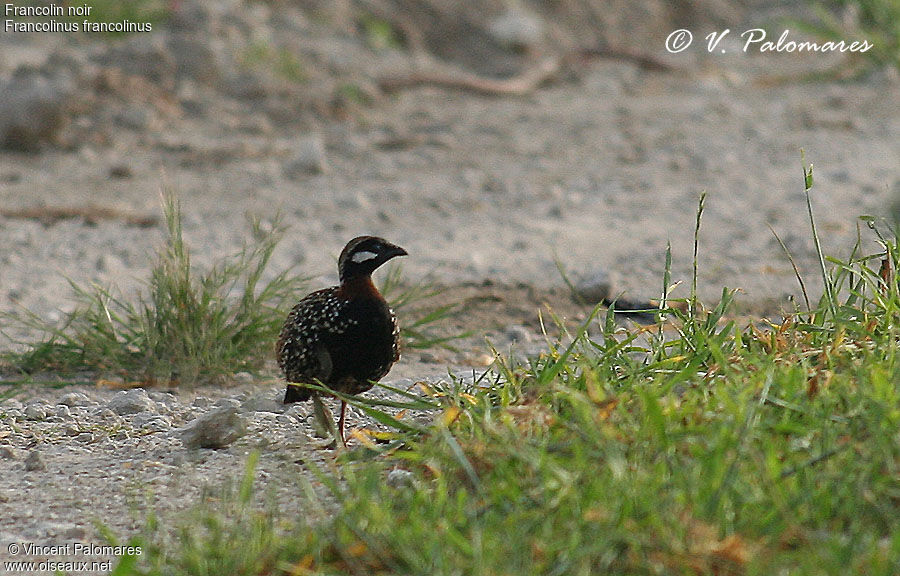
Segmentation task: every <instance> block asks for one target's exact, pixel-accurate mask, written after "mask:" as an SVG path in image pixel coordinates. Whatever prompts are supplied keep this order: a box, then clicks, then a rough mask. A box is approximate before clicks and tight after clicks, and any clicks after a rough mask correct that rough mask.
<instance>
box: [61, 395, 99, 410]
mask: <svg viewBox="0 0 900 576" xmlns="http://www.w3.org/2000/svg"><path fill="white" fill-rule="evenodd" d="M59 403H60V404H63V405H65V406H68V407H70V408H72V407H75V406H88V405H90V404H91V399H90V398H88V397H87V395H85V394H82V393H81V392H69V393H68V394H63V397H62V398H60V399H59Z"/></svg>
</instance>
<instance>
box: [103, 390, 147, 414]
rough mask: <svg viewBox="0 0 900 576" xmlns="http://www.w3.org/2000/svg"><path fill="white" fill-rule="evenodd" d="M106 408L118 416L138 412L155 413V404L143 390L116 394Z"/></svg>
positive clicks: (124, 391)
mask: <svg viewBox="0 0 900 576" xmlns="http://www.w3.org/2000/svg"><path fill="white" fill-rule="evenodd" d="M106 407H107V408H109V409H110V410H112V411H113V412H114V413H116V414H118V415H120V416H122V415H125V414H137V413H139V412H156V402H154V401H153V400H151V399H150V397H149V396H148V395H147V391H146V390H144V389H143V388H135V389H133V390H123V391H121V392H117V393H116V395H115V396H113V397H112V400H110V401H109V403H108V404H107V405H106Z"/></svg>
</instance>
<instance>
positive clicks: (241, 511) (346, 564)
mask: <svg viewBox="0 0 900 576" xmlns="http://www.w3.org/2000/svg"><path fill="white" fill-rule="evenodd" d="M805 172H806V182H805V184H806V186H805V188H806V193H807V195H808V196H807V197H808V199H809V205H810V214H813V210H812V198H811V195H810V194H809V193H810V188H811V187H812V178H811V172H810V170H808V169H806V168H805ZM701 214H702V204H701V210H698V218H697V225H698V229H697V230H698V232H699V224H700V216H701ZM864 221H865V222H866V224H867V225H869V226H870V229H871V231H872V233H873V234H875V235H876V237H877V238H879V239H880V241H881V242H882V247H883V250H882V251H880V252H878V253H875V254H870V255H860V254H858V249H854V251H853V253H852V254H851V256H850V257H849V258H847V259H844V260H836V259H832V260H830V266H827V267H825V268H823V272H822V273H823V274H824V275H825V278H823V281H824V283H825V285H826V286H829V287H830V288H829V289H828V290H826V292H825V295H824V296H823V297H822V298H821V299H820V300H819V302H818V303H817V304H816V305H814V306H813V307H812V309H811V310H798V311H797V312H796V313H795V314H791V315H789V316H787V317H786V318H785V319H784V320H783V321H779V322H777V323H776V324H773V325H771V326H770V327H769V328H767V329H760V328H758V327H757V326H756V325H748V326H738V325H736V324H735V323H734V322H729V321H727V311H728V307H729V304H730V302H731V300H732V296H733V292H732V291H730V290H723V293H722V294H723V295H722V298H721V300H720V302H718V303H717V305H716V306H713V307H711V308H709V309H704V308H703V307H702V305H701V304H700V302H699V301H698V300H697V299H696V290H695V289H692V290H691V293H690V294H689V295H688V296H687V298H685V299H684V302H685V303H686V304H687V305H686V306H672V304H674V303H676V300H675V299H674V298H673V296H674V293H673V291H672V290H671V285H670V282H669V275H668V273H666V278H665V283H664V298H663V299H662V301H663V303H662V305H661V309H660V310H659V312H658V315H659V317H660V319H661V320H660V323H659V325H658V326H650V327H628V326H624V327H623V326H621V325H620V324H618V323H617V322H616V321H615V318H614V317H613V313H612V312H608V311H606V312H604V311H603V310H601V309H600V308H597V309H595V310H594V311H593V313H592V314H591V315H590V317H589V318H588V319H587V320H586V321H585V322H584V323H583V324H582V325H580V326H577V327H575V328H572V329H569V328H567V327H566V326H565V325H563V324H562V323H561V322H554V323H550V328H549V329H548V332H551V333H553V334H554V336H553V337H548V342H547V347H546V350H545V351H544V352H542V353H541V354H539V355H537V356H535V357H532V358H530V359H529V360H528V361H526V362H523V363H517V362H516V361H515V360H513V359H512V358H507V357H503V356H500V355H498V356H497V359H496V363H495V367H494V370H492V371H491V372H489V373H488V374H487V375H485V376H484V377H483V378H482V379H481V380H480V381H478V382H476V383H463V382H461V381H451V382H449V383H447V384H446V385H443V386H438V387H434V388H429V389H427V394H426V397H425V398H423V399H420V400H415V399H414V398H411V397H408V398H407V400H408V401H409V402H410V403H415V402H421V403H423V406H421V407H422V408H427V409H429V410H432V411H434V412H436V417H435V421H434V424H433V425H431V426H429V427H426V428H425V429H422V428H420V427H418V426H405V427H404V426H398V432H397V436H396V439H395V441H394V442H392V443H391V444H388V445H386V446H378V445H371V446H367V447H360V448H357V449H355V450H353V451H351V452H348V453H345V454H344V455H342V456H341V457H340V458H339V468H338V469H339V476H337V475H336V474H337V473H335V472H326V471H321V470H313V472H314V473H315V474H316V476H317V480H318V482H320V483H321V484H323V485H324V486H326V487H327V488H328V490H329V496H328V498H326V499H323V498H321V497H320V496H317V493H316V491H314V490H313V488H312V484H311V483H309V482H305V481H303V480H298V491H297V497H298V498H300V499H302V501H303V502H304V503H305V507H306V509H307V513H305V514H303V515H302V518H299V519H298V518H296V517H290V518H286V517H284V516H282V515H281V514H280V513H279V512H278V511H277V509H275V508H259V507H257V506H254V505H253V504H252V501H253V499H252V498H251V488H252V478H253V476H252V465H253V463H252V461H251V462H250V464H249V467H248V475H247V478H245V480H244V482H243V484H242V488H241V490H240V494H239V495H237V496H235V495H234V492H233V491H231V492H229V491H225V492H224V495H223V496H222V498H221V499H220V501H219V503H218V504H204V505H202V506H201V507H199V508H197V509H196V510H194V511H192V512H190V513H189V514H187V515H185V516H184V517H183V519H182V520H181V522H180V523H179V524H178V525H177V526H176V527H171V526H170V527H166V528H163V527H160V526H158V525H151V527H150V528H151V530H149V531H148V532H147V533H145V534H143V535H142V536H140V537H139V538H138V539H137V540H136V542H138V543H140V544H141V545H142V546H143V547H144V550H145V551H146V552H145V554H144V556H142V557H141V558H140V559H138V561H135V560H134V559H123V561H122V565H121V566H120V570H119V571H118V572H116V573H117V574H173V575H174V574H179V575H192V574H198V575H199V574H219V573H229V574H259V575H262V574H447V575H450V574H475V575H478V574H547V575H550V574H566V575H569V574H576V575H577V574H691V575H695V574H710V575H717V576H718V575H732V574H733V575H744V574H746V575H753V574H758V575H771V574H792V575H794V574H810V575H813V574H867V575H890V574H897V573H900V436H898V430H900V365H898V362H897V354H898V336H900V328H898V321H900V292H898V284H897V280H896V277H895V276H894V275H893V274H894V271H896V270H897V265H898V263H900V245H898V241H897V238H896V235H894V234H890V235H882V232H881V231H880V230H879V229H878V228H877V226H875V223H874V221H872V220H871V219H868V218H867V219H865V220H864ZM811 222H814V221H813V220H811ZM813 235H814V236H816V233H815V232H813ZM695 239H696V245H697V246H698V247H699V234H696V235H695ZM816 241H817V243H818V239H817V238H816ZM696 254H697V251H696V250H695V257H694V260H695V262H696V261H697V256H696ZM667 261H671V254H668V255H667ZM823 261H825V260H824V259H823ZM695 270H696V267H695ZM695 276H696V272H695ZM692 285H694V284H693V283H692ZM550 317H551V318H552V314H551V315H550ZM351 400H352V399H351ZM359 400H360V399H356V400H355V401H359ZM366 405H367V406H368V407H369V408H370V409H372V410H376V409H375V408H374V406H373V405H374V403H373V402H368V403H367V404H366ZM376 411H377V410H376ZM384 422H386V423H390V422H389V421H386V420H385V421H384ZM398 468H399V469H404V470H407V471H408V472H409V473H410V476H409V478H408V480H409V481H408V482H407V483H406V485H404V486H401V487H392V486H390V485H388V483H387V482H386V478H387V475H388V474H389V473H390V471H392V470H396V469H398ZM171 533H175V534H177V535H178V538H177V540H175V541H173V540H171V538H169V537H167V536H166V534H171ZM238 544H240V545H238Z"/></svg>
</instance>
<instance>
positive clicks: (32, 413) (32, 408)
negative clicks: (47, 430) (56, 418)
mask: <svg viewBox="0 0 900 576" xmlns="http://www.w3.org/2000/svg"><path fill="white" fill-rule="evenodd" d="M46 417H47V407H46V406H45V405H43V404H29V405H28V406H26V407H25V418H27V419H29V420H43V419H45V418H46Z"/></svg>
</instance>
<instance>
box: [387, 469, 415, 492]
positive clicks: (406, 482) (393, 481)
mask: <svg viewBox="0 0 900 576" xmlns="http://www.w3.org/2000/svg"><path fill="white" fill-rule="evenodd" d="M412 481H413V473H412V472H410V471H409V470H404V469H402V468H394V469H393V470H391V471H390V472H388V475H387V485H388V486H390V487H391V488H408V487H410V486H412Z"/></svg>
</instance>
